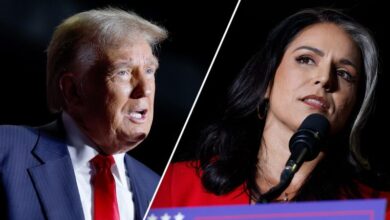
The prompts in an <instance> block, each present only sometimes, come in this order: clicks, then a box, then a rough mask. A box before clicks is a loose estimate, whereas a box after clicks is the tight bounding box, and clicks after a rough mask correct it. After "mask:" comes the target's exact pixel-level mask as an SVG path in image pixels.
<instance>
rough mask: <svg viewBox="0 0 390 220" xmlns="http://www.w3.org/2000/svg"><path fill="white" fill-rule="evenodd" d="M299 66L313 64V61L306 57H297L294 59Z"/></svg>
mask: <svg viewBox="0 0 390 220" xmlns="http://www.w3.org/2000/svg"><path fill="white" fill-rule="evenodd" d="M295 60H296V61H297V62H298V63H299V64H309V65H312V64H315V62H314V60H313V59H312V58H310V57H308V56H299V57H297V58H296V59H295Z"/></svg>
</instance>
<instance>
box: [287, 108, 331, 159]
mask: <svg viewBox="0 0 390 220" xmlns="http://www.w3.org/2000/svg"><path fill="white" fill-rule="evenodd" d="M329 127H330V124H329V121H328V119H327V118H326V117H325V116H323V115H321V114H317V113H315V114H311V115H309V116H307V117H306V118H305V119H304V120H303V122H302V124H301V125H300V126H299V128H298V131H297V132H296V133H295V134H294V135H293V136H292V137H291V139H290V143H289V146H290V151H291V153H294V152H297V151H301V150H302V148H305V150H307V153H306V155H305V158H303V159H304V161H310V160H313V159H314V158H316V157H317V156H318V154H319V153H320V150H321V147H322V145H323V143H324V139H325V138H326V136H327V135H328V132H329Z"/></svg>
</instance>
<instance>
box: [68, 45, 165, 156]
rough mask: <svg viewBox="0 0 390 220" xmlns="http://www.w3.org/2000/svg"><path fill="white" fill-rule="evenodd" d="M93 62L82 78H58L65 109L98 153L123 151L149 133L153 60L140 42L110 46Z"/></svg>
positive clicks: (75, 73)
mask: <svg viewBox="0 0 390 220" xmlns="http://www.w3.org/2000/svg"><path fill="white" fill-rule="evenodd" d="M95 59H96V62H94V64H93V66H92V67H91V68H89V70H88V71H87V72H86V73H85V74H80V73H77V72H71V73H67V74H64V76H63V77H62V79H61V80H60V84H61V87H62V90H63V93H64V97H65V100H66V107H67V108H66V111H67V112H68V113H69V114H70V115H71V116H72V117H73V118H74V120H76V122H77V124H78V125H79V127H80V128H81V130H82V131H83V132H84V133H85V134H86V135H87V136H88V137H89V138H90V139H91V140H92V141H93V142H94V143H95V144H96V146H97V148H98V150H99V151H101V152H102V153H105V154H115V153H120V152H126V151H128V150H131V149H133V148H134V147H136V146H137V145H138V144H139V143H141V142H142V140H144V139H145V137H146V136H147V135H148V133H149V131H150V127H151V125H152V121H153V106H154V94H155V72H156V70H157V68H158V61H157V59H156V58H155V56H154V55H153V53H152V49H151V47H150V45H149V44H148V43H147V42H146V41H145V40H144V39H140V38H136V39H133V40H132V41H122V42H121V43H120V44H119V45H112V46H111V47H108V48H106V49H105V50H104V51H103V52H100V53H96V57H95Z"/></svg>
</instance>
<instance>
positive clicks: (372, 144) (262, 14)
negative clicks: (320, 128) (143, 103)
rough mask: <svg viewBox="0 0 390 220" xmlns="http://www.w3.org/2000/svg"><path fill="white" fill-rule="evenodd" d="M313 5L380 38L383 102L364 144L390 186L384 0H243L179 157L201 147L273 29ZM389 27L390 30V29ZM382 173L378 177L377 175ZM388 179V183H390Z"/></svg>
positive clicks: (379, 92)
mask: <svg viewBox="0 0 390 220" xmlns="http://www.w3.org/2000/svg"><path fill="white" fill-rule="evenodd" d="M309 7H332V8H337V9H342V10H343V11H344V12H345V13H346V14H349V15H350V16H352V17H354V18H355V19H356V20H357V21H358V22H360V23H361V24H363V25H364V26H366V27H367V28H368V29H370V30H371V32H372V33H373V36H374V38H375V39H376V41H377V44H378V48H379V52H380V59H381V73H380V75H379V85H378V90H377V105H376V108H375V112H374V114H373V115H372V116H371V117H370V119H369V123H368V125H367V127H366V129H365V130H364V132H363V136H362V138H363V148H364V149H365V154H366V156H367V157H368V158H369V159H370V161H371V164H372V166H373V168H374V172H372V173H369V174H367V175H369V176H368V178H369V179H370V178H373V180H372V181H375V184H377V183H378V184H381V186H383V187H384V188H385V187H386V188H387V189H389V186H390V185H389V183H390V181H389V176H388V174H389V171H390V160H389V159H388V157H389V155H390V144H389V143H388V136H387V135H388V131H389V129H388V127H387V125H389V114H388V112H389V105H388V100H389V98H388V94H389V92H388V88H386V86H387V85H388V84H389V82H390V79H389V74H388V71H389V69H390V68H389V55H388V54H389V53H388V51H389V50H390V47H389V39H386V38H385V37H386V36H388V35H385V31H386V29H388V24H389V21H390V19H389V17H388V16H389V10H388V7H386V6H385V3H382V2H381V3H379V1H372V0H371V1H356V0H355V1H335V0H333V1H288V2H287V1H285V2H282V1H273V2H266V3H265V2H264V1H262V2H261V3H260V1H255V0H251V1H242V2H241V4H240V6H239V9H238V12H237V14H236V16H235V18H234V21H233V23H232V25H231V27H230V29H229V32H228V34H227V36H226V39H225V42H224V44H223V46H222V49H221V51H220V52H219V55H218V58H217V59H216V62H215V64H214V66H213V68H212V70H211V72H210V75H209V76H208V79H207V82H206V84H205V87H204V89H203V91H202V93H201V95H200V98H199V100H198V102H197V103H196V107H195V109H194V112H193V113H192V115H191V118H190V121H189V123H188V125H187V127H186V128H185V131H184V135H183V137H182V139H181V140H180V143H179V145H178V148H177V151H176V154H175V157H174V160H183V159H188V158H191V155H193V151H194V149H195V148H196V141H195V140H196V137H198V135H199V131H200V130H201V128H203V127H204V126H205V125H206V124H207V123H209V122H210V121H212V119H213V118H214V117H218V115H220V113H221V112H222V110H223V109H221V106H220V105H219V104H218V103H221V100H222V97H223V96H224V94H225V92H226V88H227V87H228V86H229V85H230V84H231V82H232V80H233V78H234V77H235V76H236V74H237V73H238V72H239V71H240V69H241V68H242V67H243V66H244V64H245V62H246V61H247V60H248V59H249V58H250V57H251V56H252V55H253V54H254V53H255V52H256V51H257V50H259V49H260V48H261V47H262V46H263V44H264V42H265V38H266V36H267V34H268V33H269V31H270V30H271V29H272V28H273V27H275V26H276V25H277V24H278V23H279V22H280V21H281V20H283V19H284V18H286V17H287V16H289V15H291V14H293V13H295V12H297V11H298V10H300V9H304V8H309ZM387 31H388V30H387ZM374 179H376V180H374ZM384 185H386V186H384Z"/></svg>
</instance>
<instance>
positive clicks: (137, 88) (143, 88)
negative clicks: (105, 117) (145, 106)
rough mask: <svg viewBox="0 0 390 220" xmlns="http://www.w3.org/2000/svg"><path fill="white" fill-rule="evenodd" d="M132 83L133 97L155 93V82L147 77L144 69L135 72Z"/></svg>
mask: <svg viewBox="0 0 390 220" xmlns="http://www.w3.org/2000/svg"><path fill="white" fill-rule="evenodd" d="M131 84H132V86H133V90H132V91H131V93H130V97H131V98H133V99H139V98H143V97H147V96H149V95H151V94H152V93H153V85H152V84H153V83H152V82H151V80H148V79H147V76H146V73H144V72H143V71H137V72H136V73H134V74H133V77H132V79H131Z"/></svg>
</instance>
